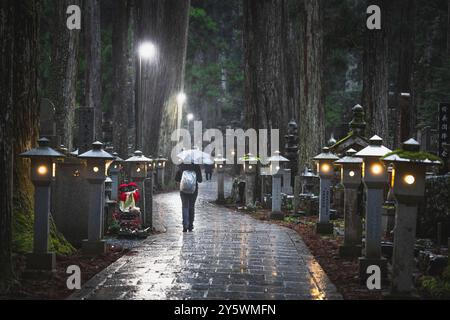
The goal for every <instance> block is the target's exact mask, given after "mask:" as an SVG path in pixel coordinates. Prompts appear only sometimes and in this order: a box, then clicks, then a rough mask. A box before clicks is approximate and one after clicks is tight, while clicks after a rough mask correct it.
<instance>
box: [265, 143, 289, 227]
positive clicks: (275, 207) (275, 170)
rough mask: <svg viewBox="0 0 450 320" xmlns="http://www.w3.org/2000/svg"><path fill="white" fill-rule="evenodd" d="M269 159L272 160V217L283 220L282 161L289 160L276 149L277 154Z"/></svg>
mask: <svg viewBox="0 0 450 320" xmlns="http://www.w3.org/2000/svg"><path fill="white" fill-rule="evenodd" d="M268 161H269V162H270V173H271V175H272V212H271V213H270V218H271V219H274V220H283V219H284V214H283V212H281V177H282V176H283V168H282V165H281V163H285V162H289V160H288V159H287V158H285V157H283V156H282V155H281V153H280V151H276V152H275V155H274V156H272V157H270V158H269V159H268ZM289 182H290V181H289Z"/></svg>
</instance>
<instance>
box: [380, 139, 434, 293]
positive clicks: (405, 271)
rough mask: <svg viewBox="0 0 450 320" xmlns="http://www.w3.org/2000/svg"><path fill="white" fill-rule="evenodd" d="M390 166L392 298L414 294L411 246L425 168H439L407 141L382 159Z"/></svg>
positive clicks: (415, 145) (414, 234)
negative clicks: (393, 206)
mask: <svg viewBox="0 0 450 320" xmlns="http://www.w3.org/2000/svg"><path fill="white" fill-rule="evenodd" d="M383 161H384V162H385V163H386V164H387V165H389V164H393V166H394V169H393V174H392V186H393V189H392V190H393V192H394V197H395V199H396V200H397V206H396V217H395V221H396V224H395V229H394V253H393V258H392V274H393V277H392V287H391V294H392V295H396V296H409V295H411V293H412V292H413V290H414V284H413V267H414V244H415V239H416V221H417V207H418V205H419V204H420V202H422V201H423V199H424V195H425V173H426V167H427V166H431V165H440V164H441V161H440V159H439V158H437V157H436V156H434V155H432V154H429V153H425V152H421V151H420V144H419V143H418V142H417V141H416V140H414V139H410V140H408V141H406V142H404V143H403V146H402V149H400V150H396V151H394V152H392V153H390V154H388V155H387V156H385V157H384V158H383Z"/></svg>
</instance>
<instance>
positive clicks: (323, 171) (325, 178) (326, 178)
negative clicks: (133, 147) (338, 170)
mask: <svg viewBox="0 0 450 320" xmlns="http://www.w3.org/2000/svg"><path fill="white" fill-rule="evenodd" d="M313 160H314V161H315V162H316V163H317V173H318V175H319V178H320V199H319V222H318V223H317V225H316V232H317V233H319V234H332V233H333V231H334V227H333V224H332V223H330V193H331V192H330V188H331V180H332V179H333V177H334V168H333V162H334V161H336V160H339V157H338V156H336V155H335V154H333V153H331V152H330V149H329V148H328V147H325V148H323V152H322V153H321V154H319V155H317V156H316V157H314V158H313Z"/></svg>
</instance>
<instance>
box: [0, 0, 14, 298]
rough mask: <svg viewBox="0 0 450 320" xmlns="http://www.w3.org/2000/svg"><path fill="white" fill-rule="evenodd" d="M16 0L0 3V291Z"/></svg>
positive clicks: (8, 275)
mask: <svg viewBox="0 0 450 320" xmlns="http://www.w3.org/2000/svg"><path fill="white" fill-rule="evenodd" d="M15 11H16V1H14V0H5V1H2V2H1V3H0V34H1V35H2V37H1V38H0V50H1V51H0V52H1V55H0V66H1V70H2V72H1V78H0V79H1V83H0V101H1V105H2V106H3V110H2V112H1V113H0V155H1V159H0V188H1V190H3V192H2V193H1V196H0V293H5V292H7V291H8V289H9V287H10V284H11V279H12V277H13V266H12V255H11V254H12V248H11V246H12V226H11V225H12V214H13V150H12V149H13V148H12V141H13V130H12V124H13V108H14V105H13V84H14V71H13V56H14V28H15V20H16V14H15Z"/></svg>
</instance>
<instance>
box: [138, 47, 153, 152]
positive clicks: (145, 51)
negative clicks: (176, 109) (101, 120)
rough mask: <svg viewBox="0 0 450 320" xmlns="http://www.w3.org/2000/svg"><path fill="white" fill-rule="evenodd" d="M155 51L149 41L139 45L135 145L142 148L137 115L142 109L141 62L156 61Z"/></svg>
mask: <svg viewBox="0 0 450 320" xmlns="http://www.w3.org/2000/svg"><path fill="white" fill-rule="evenodd" d="M156 55H157V49H156V46H155V45H154V44H153V43H152V42H149V41H146V42H143V43H141V45H140V46H139V49H138V56H139V83H138V95H137V99H136V104H137V110H136V115H135V117H136V119H135V121H136V145H137V146H138V147H142V128H141V126H142V125H141V122H140V119H139V115H141V114H142V110H143V109H144V107H143V100H144V99H143V85H142V79H143V77H142V62H143V61H147V62H150V61H152V60H155V59H156Z"/></svg>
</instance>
